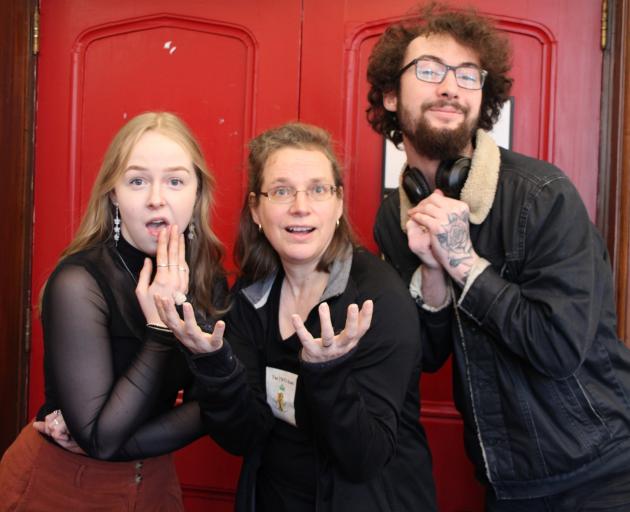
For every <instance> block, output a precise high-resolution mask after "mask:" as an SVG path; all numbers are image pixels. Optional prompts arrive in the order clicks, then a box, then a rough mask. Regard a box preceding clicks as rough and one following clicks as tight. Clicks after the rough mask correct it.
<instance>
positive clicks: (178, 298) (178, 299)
mask: <svg viewBox="0 0 630 512" xmlns="http://www.w3.org/2000/svg"><path fill="white" fill-rule="evenodd" d="M173 300H174V301H175V304H177V305H178V306H181V305H182V304H183V303H184V302H186V301H187V300H188V299H187V298H186V294H184V293H182V292H175V293H173Z"/></svg>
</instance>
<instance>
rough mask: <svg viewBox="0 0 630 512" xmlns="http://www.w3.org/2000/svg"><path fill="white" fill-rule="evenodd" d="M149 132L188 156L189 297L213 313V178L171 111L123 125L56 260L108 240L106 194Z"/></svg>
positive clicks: (219, 249) (217, 266) (110, 215)
mask: <svg viewBox="0 0 630 512" xmlns="http://www.w3.org/2000/svg"><path fill="white" fill-rule="evenodd" d="M150 131H155V132H157V133H160V134H162V135H164V136H166V137H168V138H170V139H172V140H173V141H175V142H177V143H178V144H179V145H181V146H182V147H183V148H184V149H185V150H186V151H187V152H188V153H189V154H190V156H191V159H192V163H193V167H194V169H195V173H196V175H197V181H198V189H197V199H196V201H195V206H194V209H193V216H192V221H194V223H195V231H196V236H195V237H194V239H193V240H187V254H188V255H189V266H190V291H189V297H190V298H192V299H193V300H194V303H195V304H196V305H197V307H198V308H199V309H200V310H201V311H203V312H207V313H210V314H215V313H217V312H218V309H217V307H216V306H214V305H213V297H212V292H213V285H214V283H216V282H217V279H220V278H223V276H224V270H223V267H222V266H221V260H222V258H223V253H224V251H223V246H222V244H221V242H219V239H218V238H217V237H216V235H215V234H214V233H213V231H212V229H211V228H210V223H209V218H210V211H211V207H212V205H213V201H212V195H213V192H214V186H215V180H214V177H213V176H212V174H210V172H209V170H208V166H207V165H206V161H205V159H204V157H203V154H202V152H201V148H200V147H199V143H198V142H197V141H196V140H195V138H194V136H193V135H192V132H191V131H190V129H189V128H188V126H186V124H185V123H184V122H183V121H182V120H181V119H180V118H179V117H177V116H176V115H174V114H171V113H169V112H145V113H143V114H140V115H138V116H136V117H134V118H133V119H131V120H130V121H129V122H127V123H126V124H125V125H124V126H123V127H122V128H121V129H120V131H119V132H118V133H117V134H116V136H115V137H114V139H113V140H112V142H111V143H110V145H109V147H108V148H107V151H106V153H105V156H104V158H103V163H102V165H101V168H100V170H99V172H98V175H97V176H96V181H95V182H94V186H93V187H92V192H91V194H90V200H89V202H88V205H87V209H86V211H85V214H84V215H83V218H82V220H81V224H80V225H79V229H78V230H77V232H76V234H75V236H74V239H73V240H72V242H70V244H69V245H68V247H67V248H66V249H65V250H64V251H63V253H62V254H61V258H60V260H59V261H61V260H63V259H64V258H65V257H67V256H70V255H71V254H74V253H77V252H79V251H83V250H85V249H89V248H91V247H94V246H96V245H98V244H100V243H102V242H104V241H106V240H108V239H109V238H110V237H111V236H112V232H113V223H114V210H113V207H112V203H111V200H110V193H111V192H112V190H114V187H115V185H116V182H117V181H118V179H119V178H120V176H121V175H122V174H123V172H124V170H125V167H126V165H127V161H128V160H129V155H130V154H131V151H132V149H133V147H134V146H135V145H136V143H137V142H138V140H139V139H140V137H142V135H144V134H145V133H147V132H150Z"/></svg>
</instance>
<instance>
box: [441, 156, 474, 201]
mask: <svg viewBox="0 0 630 512" xmlns="http://www.w3.org/2000/svg"><path fill="white" fill-rule="evenodd" d="M470 164H471V160H470V158H467V157H461V158H458V159H456V160H444V161H442V162H440V166H439V167H438V170H437V171H436V173H435V186H436V188H439V189H440V190H441V191H442V192H444V195H445V196H446V197H451V198H453V199H459V196H460V194H461V192H462V188H464V184H465V183H466V179H467V178H468V172H469V171H470Z"/></svg>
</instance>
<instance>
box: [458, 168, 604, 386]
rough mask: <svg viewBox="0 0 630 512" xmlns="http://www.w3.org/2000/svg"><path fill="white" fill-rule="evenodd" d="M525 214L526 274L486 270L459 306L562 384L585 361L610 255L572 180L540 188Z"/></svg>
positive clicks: (522, 230) (521, 218)
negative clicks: (603, 245)
mask: <svg viewBox="0 0 630 512" xmlns="http://www.w3.org/2000/svg"><path fill="white" fill-rule="evenodd" d="M519 213H520V214H519V215H518V223H519V224H518V227H517V226H514V227H513V228H512V229H518V232H519V233H520V234H521V235H520V236H521V238H520V240H519V247H522V254H521V261H520V271H518V272H516V273H517V275H515V276H509V279H510V280H507V279H506V278H504V277H502V276H501V275H499V273H498V272H497V271H496V269H493V268H492V267H488V268H486V270H484V271H483V272H482V273H481V274H480V275H479V276H478V277H477V278H476V279H475V281H474V282H473V284H472V286H471V287H470V288H469V289H468V291H467V293H466V294H465V295H464V296H463V297H462V298H461V299H460V301H459V304H458V308H459V310H460V311H461V312H463V313H464V314H465V315H467V316H468V317H469V318H471V319H473V320H474V321H475V322H476V323H477V324H478V325H480V326H481V327H482V328H483V329H484V330H486V332H488V333H490V335H491V336H492V338H493V339H494V341H495V342H496V343H497V344H500V345H502V346H503V347H505V348H507V349H509V350H510V351H511V352H513V353H514V354H516V355H517V356H519V357H520V358H522V359H523V360H525V361H527V362H528V363H529V364H531V365H532V366H533V367H534V368H535V369H536V370H537V371H539V372H541V373H543V374H545V375H547V376H549V377H551V378H557V379H562V378H566V377H568V376H570V375H571V374H573V373H574V372H575V371H576V370H577V369H578V368H579V366H580V364H581V363H582V361H583V360H584V357H585V354H586V352H587V351H588V349H589V347H590V345H591V343H592V341H593V339H594V338H595V333H596V330H597V327H598V323H599V314H600V307H601V300H602V299H601V296H602V289H603V286H604V283H605V282H606V279H608V278H609V277H608V275H607V274H608V272H609V271H608V269H607V268H606V265H605V261H606V260H605V258H606V255H605V251H603V249H602V248H601V246H600V244H599V243H598V240H597V234H596V232H595V229H594V227H593V226H592V224H591V222H590V220H589V217H588V214H587V212H586V209H585V207H584V205H583V203H582V201H581V199H580V197H579V195H578V192H577V190H576V189H575V188H574V187H573V185H572V184H571V183H570V181H569V180H568V179H567V178H565V177H556V178H554V179H551V180H549V182H548V183H546V184H545V185H544V186H542V187H540V189H539V190H538V191H537V193H536V194H535V195H532V197H531V199H530V201H528V202H526V203H525V205H524V206H523V208H522V210H521V212H519Z"/></svg>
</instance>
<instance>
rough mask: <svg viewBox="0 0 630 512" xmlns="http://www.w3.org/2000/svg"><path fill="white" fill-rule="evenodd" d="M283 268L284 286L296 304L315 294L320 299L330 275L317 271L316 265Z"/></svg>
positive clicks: (286, 266)
mask: <svg viewBox="0 0 630 512" xmlns="http://www.w3.org/2000/svg"><path fill="white" fill-rule="evenodd" d="M283 268H284V274H285V278H284V285H285V287H286V290H287V292H289V293H290V295H291V296H292V297H293V298H294V299H295V302H296V303H300V302H301V301H302V300H303V299H306V298H308V297H311V296H312V295H313V294H316V295H317V298H319V297H320V296H321V294H322V293H323V291H324V289H325V288H326V284H327V283H328V273H327V272H320V271H318V270H316V265H309V266H303V265H300V266H294V265H283Z"/></svg>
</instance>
